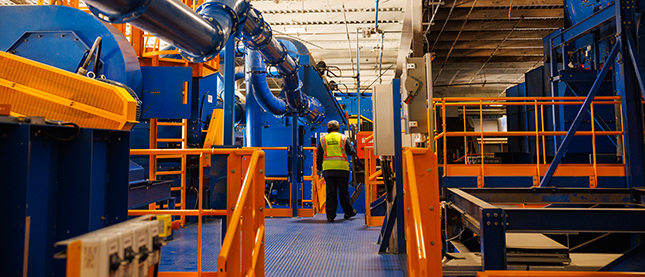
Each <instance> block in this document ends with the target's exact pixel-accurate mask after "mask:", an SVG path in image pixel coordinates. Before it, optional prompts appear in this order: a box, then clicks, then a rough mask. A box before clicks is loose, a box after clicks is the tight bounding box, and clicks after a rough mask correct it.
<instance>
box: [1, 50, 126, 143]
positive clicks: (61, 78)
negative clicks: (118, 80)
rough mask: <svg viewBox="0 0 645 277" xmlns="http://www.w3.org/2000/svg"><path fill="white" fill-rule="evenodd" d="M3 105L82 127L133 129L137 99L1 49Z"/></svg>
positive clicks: (16, 113)
mask: <svg viewBox="0 0 645 277" xmlns="http://www.w3.org/2000/svg"><path fill="white" fill-rule="evenodd" d="M0 104H9V105H11V115H13V116H42V117H45V118H47V119H55V120H63V121H68V122H74V123H76V124H78V126H80V127H82V128H96V129H113V130H130V129H131V128H132V126H134V124H136V123H137V100H135V99H134V97H133V96H132V95H130V93H129V92H128V91H127V90H126V89H125V88H121V87H118V86H114V85H110V84H107V83H104V82H101V81H97V80H94V79H91V78H87V77H84V76H81V75H77V74H74V73H72V72H68V71H65V70H62V69H59V68H56V67H53V66H49V65H46V64H43V63H39V62H36V61H33V60H29V59H26V58H23V57H20V56H16V55H12V54H9V53H6V52H3V51H0Z"/></svg>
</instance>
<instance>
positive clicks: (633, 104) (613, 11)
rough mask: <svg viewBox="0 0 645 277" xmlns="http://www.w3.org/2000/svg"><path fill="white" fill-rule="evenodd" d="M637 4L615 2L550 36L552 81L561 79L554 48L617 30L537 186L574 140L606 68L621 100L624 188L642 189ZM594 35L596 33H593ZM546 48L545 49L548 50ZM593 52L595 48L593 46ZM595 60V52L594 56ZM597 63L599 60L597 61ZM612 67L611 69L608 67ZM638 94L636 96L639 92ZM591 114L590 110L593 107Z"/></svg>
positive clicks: (641, 87) (545, 182)
mask: <svg viewBox="0 0 645 277" xmlns="http://www.w3.org/2000/svg"><path fill="white" fill-rule="evenodd" d="M636 13H637V5H636V2H635V1H633V2H620V1H615V3H613V4H611V5H609V6H607V7H605V8H603V9H602V10H600V11H598V12H596V13H594V14H593V15H592V16H590V17H588V18H586V19H585V20H583V21H581V22H579V23H578V24H575V25H574V26H572V27H570V28H568V29H564V30H563V29H560V30H558V31H556V32H555V33H553V34H551V35H549V36H548V37H547V38H546V39H545V42H546V41H549V42H550V43H545V52H546V51H548V53H549V54H550V56H551V59H550V62H549V65H548V66H549V67H550V69H551V70H550V72H551V80H555V81H557V80H560V78H559V76H557V75H558V72H559V70H558V60H557V59H556V57H557V52H556V51H557V49H558V48H562V49H563V51H564V52H566V50H567V48H568V47H569V46H568V45H569V44H570V43H572V42H574V41H575V40H577V39H579V38H582V37H583V36H585V35H588V34H592V33H593V34H594V35H595V33H594V32H596V31H597V30H599V29H600V28H601V27H603V26H607V25H609V24H611V23H612V22H613V23H614V24H615V28H616V34H615V37H616V43H615V44H614V46H613V49H612V51H611V53H610V54H609V56H608V57H607V59H606V60H605V66H603V68H602V70H600V72H599V73H598V75H597V76H596V78H595V81H594V84H593V86H592V87H591V89H590V91H589V93H588V95H587V96H586V99H585V102H584V104H583V105H582V107H581V108H580V110H579V111H578V114H577V116H576V118H575V119H574V121H573V123H572V124H571V127H570V128H569V131H568V132H567V135H566V136H565V137H564V138H563V139H562V143H561V144H560V147H559V148H558V151H557V153H556V155H555V158H554V159H553V162H552V163H551V165H550V166H549V169H548V170H547V172H546V174H545V175H544V177H543V178H542V180H541V182H540V185H539V186H540V187H546V186H548V185H549V182H550V181H551V177H552V176H553V173H554V172H555V170H556V169H557V167H558V165H559V164H560V161H561V158H562V157H563V156H564V154H565V153H566V151H567V148H568V146H569V143H570V142H571V139H572V138H573V135H574V134H575V132H576V130H577V129H578V127H579V125H580V122H581V121H582V118H583V115H586V114H587V113H588V109H589V107H590V104H591V100H592V99H593V98H594V96H595V95H596V92H597V91H598V89H599V87H600V83H602V81H603V80H604V79H605V77H606V75H607V73H608V72H609V69H610V68H612V69H613V70H614V75H615V76H614V84H615V89H616V95H619V96H620V98H621V106H622V116H623V130H624V131H625V135H624V140H625V142H624V144H625V146H624V147H625V157H624V160H625V176H626V177H627V178H626V185H627V187H629V188H631V187H636V186H642V185H643V182H644V181H645V179H644V177H643V173H642V171H643V127H642V124H643V122H642V121H643V120H642V106H641V104H640V103H641V96H642V95H643V93H645V85H644V83H643V76H644V75H645V74H644V73H643V68H642V66H641V65H640V59H639V57H638V52H637V51H636V48H635V47H636V46H637V45H636V44H635V43H634V39H633V38H634V36H636V35H637V34H636V33H635V32H636V30H637V28H636V27H637V26H636V20H635V18H636ZM596 33H597V32H596ZM547 47H548V48H547ZM595 51H596V52H597V51H598V49H597V47H596V49H595ZM567 58H568V57H567V55H562V61H561V62H562V64H563V65H566V64H567V62H568V61H567ZM596 60H598V53H596ZM596 62H597V63H598V61H596ZM610 65H612V66H610ZM561 81H565V82H566V80H561ZM554 84H555V82H552V83H551V88H552V91H555V90H554V88H555V87H554ZM639 90H640V91H641V93H639V92H638V91H639ZM592 113H593V108H592Z"/></svg>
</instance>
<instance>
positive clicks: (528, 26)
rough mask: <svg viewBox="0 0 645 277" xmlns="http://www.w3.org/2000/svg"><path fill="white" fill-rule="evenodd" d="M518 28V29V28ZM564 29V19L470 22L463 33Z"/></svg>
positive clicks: (453, 26) (457, 26)
mask: <svg viewBox="0 0 645 277" xmlns="http://www.w3.org/2000/svg"><path fill="white" fill-rule="evenodd" d="M443 23H444V21H442V20H437V21H435V25H434V26H433V28H432V29H431V30H430V32H433V31H435V32H438V31H439V29H440V28H441V26H443ZM461 26H462V24H454V23H453V24H447V25H446V28H445V29H444V30H443V31H444V32H450V31H457V32H458V31H459V30H460V29H461ZM516 26H517V27H516ZM561 27H564V19H544V20H543V19H536V20H522V22H519V20H468V22H466V25H464V28H463V31H484V30H486V31H494V30H507V31H510V30H513V28H515V31H521V30H523V29H524V30H551V31H555V30H556V29H558V28H561Z"/></svg>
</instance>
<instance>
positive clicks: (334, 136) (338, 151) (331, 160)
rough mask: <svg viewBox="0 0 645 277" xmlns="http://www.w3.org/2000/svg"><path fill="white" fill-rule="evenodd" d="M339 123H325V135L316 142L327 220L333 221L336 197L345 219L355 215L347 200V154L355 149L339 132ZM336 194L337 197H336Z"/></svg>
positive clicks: (317, 164) (336, 203)
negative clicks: (323, 186) (325, 199)
mask: <svg viewBox="0 0 645 277" xmlns="http://www.w3.org/2000/svg"><path fill="white" fill-rule="evenodd" d="M338 131H340V124H338V121H336V120H332V121H329V123H327V133H328V134H327V135H325V136H323V137H321V138H320V143H319V144H318V155H317V156H316V157H317V159H316V168H317V169H318V173H319V174H321V173H320V172H322V176H323V177H324V178H325V183H326V184H327V207H326V209H327V222H334V219H335V218H336V208H337V207H338V198H340V206H341V207H342V208H343V212H344V213H345V219H350V218H351V217H352V216H355V215H356V210H355V209H354V208H352V204H351V202H350V201H349V190H348V188H347V185H348V183H349V162H348V161H347V156H348V155H355V154H356V151H355V150H354V146H353V145H352V143H351V142H350V141H349V140H348V139H347V138H346V137H345V135H343V134H340V133H339V132H338ZM336 195H338V198H337V197H336Z"/></svg>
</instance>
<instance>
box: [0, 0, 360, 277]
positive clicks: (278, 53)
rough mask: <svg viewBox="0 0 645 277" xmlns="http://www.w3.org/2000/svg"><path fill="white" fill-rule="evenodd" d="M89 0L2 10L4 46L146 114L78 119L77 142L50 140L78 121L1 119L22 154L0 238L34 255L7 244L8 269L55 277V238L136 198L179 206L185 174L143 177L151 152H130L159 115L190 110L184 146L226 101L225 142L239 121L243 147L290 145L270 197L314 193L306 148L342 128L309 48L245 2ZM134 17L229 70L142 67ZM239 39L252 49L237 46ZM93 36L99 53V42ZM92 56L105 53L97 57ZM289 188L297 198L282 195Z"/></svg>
mask: <svg viewBox="0 0 645 277" xmlns="http://www.w3.org/2000/svg"><path fill="white" fill-rule="evenodd" d="M85 3H86V4H87V5H88V7H89V9H90V11H92V12H93V13H94V15H95V16H96V17H93V16H92V15H90V14H88V13H86V12H83V11H80V10H77V9H73V8H70V7H64V6H37V7H36V6H11V7H2V8H0V30H2V32H1V35H0V50H3V51H7V52H8V53H10V54H13V55H17V56H20V57H24V58H28V59H30V60H34V61H36V62H40V63H43V64H47V65H50V66H53V67H56V68H58V69H63V70H65V71H68V72H73V73H76V72H78V71H79V68H80V67H83V68H87V69H89V70H86V71H89V73H87V74H86V76H87V77H90V78H96V79H97V80H98V79H100V80H102V81H103V82H107V83H108V84H110V85H112V84H115V83H114V82H117V83H120V84H122V85H121V86H123V87H124V88H128V89H129V91H132V94H133V95H132V97H134V98H135V99H136V100H137V101H138V102H137V108H138V110H137V111H138V112H137V116H138V117H137V120H138V121H139V123H138V124H136V125H135V126H134V128H132V130H131V132H126V131H113V130H100V129H91V128H90V129H85V128H82V127H83V126H80V127H81V128H78V127H76V129H78V130H80V131H79V133H78V134H77V135H76V136H75V137H74V138H72V139H70V140H69V141H68V140H66V139H63V140H60V141H59V140H52V139H51V137H55V138H60V137H63V138H65V136H66V135H67V133H68V132H69V131H70V130H69V129H70V128H66V127H60V126H58V127H54V126H40V125H29V124H25V120H23V121H20V120H19V121H18V122H19V123H8V124H4V123H3V124H1V125H0V130H2V134H4V135H3V136H2V144H1V145H2V151H5V152H3V153H7V154H8V155H9V156H11V157H13V160H10V159H3V161H2V163H3V166H2V169H1V170H2V176H3V181H4V182H3V184H9V185H5V186H3V188H11V190H10V191H8V193H7V194H5V195H6V197H5V198H4V199H3V201H2V202H3V207H6V209H5V208H3V210H6V211H13V212H11V214H12V216H11V217H10V222H12V227H11V228H9V229H5V230H7V231H3V232H2V234H4V235H5V236H6V237H13V238H22V239H15V240H12V242H11V243H10V245H9V246H10V247H9V248H10V249H19V250H20V251H24V253H27V251H28V253H29V263H28V265H27V264H25V263H23V257H24V255H22V254H16V253H18V252H12V251H3V253H4V254H3V256H2V257H3V260H4V261H12V262H10V263H9V264H10V267H9V268H6V269H7V271H6V272H10V274H14V273H15V274H19V273H20V272H22V270H23V269H24V268H27V267H28V269H29V270H28V272H29V275H30V276H42V275H51V274H54V275H60V274H61V272H64V263H63V264H57V263H54V262H53V254H54V248H53V245H54V242H56V241H60V240H63V239H67V238H70V237H74V236H77V235H81V234H83V233H87V232H90V231H93V230H96V229H99V228H102V227H105V226H108V225H112V224H114V223H117V222H120V221H123V220H126V219H127V209H128V208H129V207H130V208H132V207H136V206H142V205H145V204H148V203H153V202H159V201H162V200H163V201H167V203H168V204H169V206H174V204H173V201H176V198H175V197H176V196H177V195H174V194H173V195H171V194H170V186H171V184H172V183H175V184H174V186H176V183H177V178H166V180H162V181H161V182H155V183H151V182H148V181H147V178H148V176H147V174H148V170H147V168H146V167H148V161H147V160H146V159H141V158H135V159H132V161H129V159H130V157H129V153H128V149H131V148H138V149H141V148H154V147H155V146H151V145H149V137H150V128H151V127H150V126H151V125H150V121H151V120H153V119H165V120H170V121H181V120H187V121H188V125H187V129H188V130H187V133H188V136H187V140H188V143H187V144H188V145H187V146H188V147H202V145H203V142H204V137H205V134H204V133H203V132H202V130H206V129H207V128H208V125H209V124H212V122H209V120H210V118H211V114H212V113H213V112H212V111H213V110H214V109H222V110H223V114H224V116H223V122H224V124H223V125H224V133H223V134H220V135H222V136H223V137H224V139H223V142H224V143H223V144H224V146H229V147H230V146H234V145H235V144H236V143H235V140H234V135H235V133H236V132H235V131H236V130H238V131H239V130H244V131H245V132H244V135H243V137H244V138H245V140H244V143H243V146H256V147H257V146H265V147H267V146H268V147H272V146H288V148H289V150H288V151H286V152H285V151H274V152H267V154H266V158H267V160H271V163H267V166H266V171H267V175H268V176H278V177H287V178H288V181H287V182H283V183H276V184H273V188H274V189H275V195H274V199H275V200H277V201H278V203H280V201H284V200H285V199H291V201H292V202H291V203H290V204H291V206H292V207H293V215H294V216H295V215H297V209H298V207H299V205H300V204H298V203H299V202H298V201H299V200H300V199H303V198H310V197H311V195H310V194H311V182H309V181H304V180H303V176H305V175H310V174H311V171H310V168H311V166H312V165H313V164H314V163H315V161H313V159H312V155H311V152H309V151H304V150H303V147H309V146H312V145H314V144H315V143H316V142H317V141H318V138H319V133H321V132H326V124H325V123H326V120H332V119H335V120H338V121H340V122H341V124H342V125H345V126H346V125H347V120H346V117H345V116H344V112H343V110H342V108H341V106H340V105H339V103H338V101H337V100H336V99H335V98H334V96H333V94H332V92H330V90H329V88H328V87H329V86H328V84H327V81H326V80H325V79H324V77H323V76H321V74H320V72H319V71H318V70H317V69H316V66H315V62H314V60H313V57H311V55H310V54H309V51H308V50H307V48H306V47H305V46H304V45H303V44H302V43H300V42H298V41H295V40H292V39H288V38H284V39H277V38H275V37H274V36H273V35H272V32H271V28H270V27H269V25H268V24H267V23H266V22H265V21H264V20H263V19H262V16H261V15H260V13H259V12H258V11H257V10H255V9H253V8H251V7H250V5H249V4H248V1H244V0H235V1H228V0H227V1H208V2H206V3H204V4H203V5H201V6H200V7H199V8H198V9H197V11H196V12H195V11H193V10H192V9H190V8H188V7H187V6H185V5H183V4H181V3H180V2H178V1H176V0H163V1H125V2H114V1H102V0H92V1H86V2H85ZM97 17H98V18H100V19H101V20H104V21H105V22H101V21H100V20H99V19H97ZM125 22H128V23H130V24H132V25H134V26H137V27H138V28H140V29H143V30H145V31H146V32H149V33H150V34H153V35H155V36H156V37H158V38H160V39H162V40H164V41H167V42H169V43H171V44H173V45H174V46H175V47H176V48H177V49H178V50H179V52H180V54H181V56H182V57H183V58H184V59H186V60H188V61H191V62H195V63H197V62H205V61H208V60H211V59H213V58H214V57H215V56H217V55H219V56H220V60H223V61H224V63H223V64H222V65H223V68H224V70H222V71H220V72H217V73H215V74H211V75H208V76H200V77H195V76H194V75H193V74H192V72H191V68H190V67H146V66H140V65H139V60H138V57H137V55H136V54H135V52H134V50H133V49H132V47H131V46H130V43H129V42H128V41H127V39H126V38H125V37H124V36H123V34H121V32H119V31H118V30H117V29H116V28H114V27H113V26H112V25H111V24H109V23H125ZM236 38H237V39H239V41H241V42H242V43H243V45H244V47H236V46H235V40H236ZM97 45H98V49H100V50H98V51H95V49H97V48H95V47H94V46H97ZM240 45H241V44H240ZM234 48H238V49H234ZM92 55H95V56H96V58H94V59H90V57H91V56H92ZM236 56H237V57H244V58H245V67H244V69H242V68H240V67H238V68H237V69H236V68H235V63H234V61H235V58H236ZM171 58H172V57H171ZM84 61H88V63H87V64H85V62H84ZM92 68H93V69H92ZM267 68H268V69H267ZM242 77H244V78H245V79H246V82H247V86H246V87H247V101H246V104H245V105H244V104H242V103H241V102H240V101H239V99H236V97H235V96H234V89H235V88H234V81H235V80H237V79H240V78H242ZM79 78H84V77H79ZM267 78H281V79H282V92H281V93H280V94H279V95H277V96H276V95H274V94H273V93H272V92H271V90H270V89H269V87H268V85H267ZM90 82H93V81H90ZM75 97H76V96H75ZM139 99H140V101H139ZM2 102H3V99H0V104H2ZM72 103H73V102H72ZM90 104H91V103H90ZM70 106H72V105H71V104H70ZM112 108H113V107H112ZM23 116H29V115H23ZM52 119H56V118H52ZM236 125H237V127H236ZM129 127H131V126H129ZM128 130H129V129H128ZM157 131H158V136H159V137H179V136H180V134H179V133H180V132H181V131H178V130H177V129H176V128H175V129H173V128H170V127H168V128H166V127H160V128H159V129H158V130H157ZM237 133H238V134H241V133H240V132H237ZM39 134H50V136H51V137H50V136H44V135H39ZM159 146H160V145H157V146H156V147H159ZM237 146H242V145H240V144H238V145H237ZM161 147H168V148H172V147H176V146H175V145H173V144H172V143H168V145H166V146H161ZM7 151H8V152H7ZM30 155H31V156H30ZM34 155H36V156H34ZM3 157H4V156H3ZM220 158H221V157H219V156H217V155H213V157H212V166H211V168H210V169H206V170H208V171H210V173H211V177H210V190H205V191H209V195H207V197H210V201H209V203H208V205H210V206H211V207H210V208H218V206H220V205H223V204H225V197H226V190H225V186H224V187H223V189H222V187H221V184H225V179H224V181H222V178H221V176H226V174H225V173H223V172H220V171H221V169H222V168H224V169H225V168H226V167H225V166H221V165H222V163H225V162H226V160H225V159H224V160H222V159H220ZM16 159H17V160H16ZM21 161H22V162H21ZM187 163H188V164H187V165H186V167H187V172H188V176H187V178H188V179H189V180H193V179H195V178H197V177H196V176H198V172H197V169H198V167H197V165H196V164H194V163H192V162H191V160H188V161H187ZM128 165H130V166H128ZM178 165H179V166H180V161H178V160H173V159H169V160H168V161H165V162H160V163H158V164H157V166H159V168H158V169H159V170H164V169H165V170H168V169H170V168H173V167H175V168H176V167H177V166H178ZM20 172H22V173H20ZM128 172H129V173H130V174H129V175H128ZM285 172H286V175H285ZM21 174H22V175H21ZM207 175H208V174H207ZM5 176H11V178H7V177H5ZM128 176H129V177H130V178H128ZM13 178H17V179H15V180H14V181H11V180H12V179H13ZM224 178H225V177H224ZM195 180H196V179H195ZM5 182H6V183H5ZM222 182H223V183H222ZM188 183H190V182H189V181H188ZM196 183H197V182H194V184H193V186H196ZM208 183H209V182H206V184H208ZM128 184H130V197H129V198H130V199H128V189H127V188H128ZM288 186H292V187H293V189H291V190H289V189H286V188H287V187H288ZM96 188H99V189H96ZM151 191H154V193H150V192H151ZM195 191H196V190H195ZM289 191H290V192H291V195H288V194H286V195H285V194H284V193H285V192H289ZM300 191H302V192H303V194H304V195H301V194H300ZM7 197H9V198H7ZM222 197H224V198H222ZM196 199H197V197H196V195H195V194H194V193H189V194H188V197H187V199H186V202H187V203H186V204H188V205H187V206H188V207H190V206H191V205H195V201H196ZM222 199H224V201H222ZM129 200H130V201H129ZM359 206H363V205H359ZM301 208H302V207H301ZM305 208H306V207H305ZM16 209H17V210H16ZM25 218H26V219H27V220H26V221H25ZM25 230H27V231H25ZM29 230H32V231H31V232H29ZM27 243H28V244H27ZM25 247H28V249H27V248H25ZM21 253H22V252H21ZM25 255H27V254H25ZM13 261H15V262H13Z"/></svg>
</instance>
